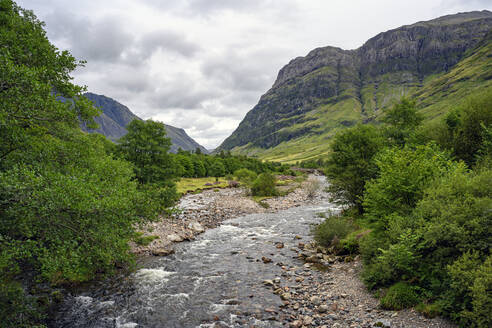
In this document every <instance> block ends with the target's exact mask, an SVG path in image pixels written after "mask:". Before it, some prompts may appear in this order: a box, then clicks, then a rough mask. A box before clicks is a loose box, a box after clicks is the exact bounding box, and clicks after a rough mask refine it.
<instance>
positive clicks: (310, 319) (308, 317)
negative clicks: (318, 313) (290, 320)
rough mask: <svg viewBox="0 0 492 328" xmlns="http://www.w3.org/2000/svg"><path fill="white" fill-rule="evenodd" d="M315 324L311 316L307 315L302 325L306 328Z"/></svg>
mask: <svg viewBox="0 0 492 328" xmlns="http://www.w3.org/2000/svg"><path fill="white" fill-rule="evenodd" d="M312 323H313V318H312V317H310V316H307V315H305V316H304V318H303V319H302V324H303V325H305V326H309V325H311V324H312Z"/></svg>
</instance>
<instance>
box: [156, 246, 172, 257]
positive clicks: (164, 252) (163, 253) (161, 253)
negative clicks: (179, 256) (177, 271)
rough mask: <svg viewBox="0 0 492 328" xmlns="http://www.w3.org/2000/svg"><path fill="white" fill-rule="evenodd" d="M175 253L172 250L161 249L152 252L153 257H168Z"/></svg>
mask: <svg viewBox="0 0 492 328" xmlns="http://www.w3.org/2000/svg"><path fill="white" fill-rule="evenodd" d="M173 253H174V249H172V248H164V247H159V248H156V249H154V250H152V255H154V256H167V255H170V254H173Z"/></svg>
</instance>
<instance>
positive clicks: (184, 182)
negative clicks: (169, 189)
mask: <svg viewBox="0 0 492 328" xmlns="http://www.w3.org/2000/svg"><path fill="white" fill-rule="evenodd" d="M219 182H220V183H219V184H214V183H215V178H213V177H208V178H181V179H180V180H179V181H178V182H177V183H176V187H177V189H178V193H180V194H184V193H187V192H199V190H204V189H217V188H225V187H227V186H228V185H229V184H228V182H227V180H225V179H224V178H219ZM207 183H210V184H212V185H211V186H206V184H207Z"/></svg>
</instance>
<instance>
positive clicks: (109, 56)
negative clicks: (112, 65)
mask: <svg viewBox="0 0 492 328" xmlns="http://www.w3.org/2000/svg"><path fill="white" fill-rule="evenodd" d="M123 21H124V19H122V18H119V17H114V16H112V17H105V18H104V19H103V20H100V21H97V22H91V21H90V20H88V19H87V18H80V17H77V16H76V15H75V14H73V13H71V12H67V11H60V10H56V11H54V12H52V13H51V14H50V15H48V16H47V17H46V23H47V28H48V32H49V34H50V36H52V37H53V38H54V39H55V40H56V39H62V40H63V41H64V42H66V43H68V46H69V48H70V50H71V52H72V53H73V54H74V55H75V56H76V57H77V58H79V59H84V60H87V61H108V62H111V61H115V60H118V59H119V58H120V56H121V54H122V53H123V52H124V51H125V49H127V48H129V47H131V45H132V44H133V42H134V37H133V36H132V35H131V34H130V33H128V32H127V31H125V30H124V28H123V27H122V22H123Z"/></svg>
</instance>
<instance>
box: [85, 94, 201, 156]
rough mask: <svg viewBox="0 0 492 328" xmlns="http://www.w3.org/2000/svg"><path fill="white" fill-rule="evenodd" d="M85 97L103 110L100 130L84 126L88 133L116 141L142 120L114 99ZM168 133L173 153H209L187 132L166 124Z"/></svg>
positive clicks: (86, 95) (101, 96)
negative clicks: (127, 129) (196, 151)
mask: <svg viewBox="0 0 492 328" xmlns="http://www.w3.org/2000/svg"><path fill="white" fill-rule="evenodd" d="M84 96H85V97H87V98H88V99H89V100H91V101H92V102H93V103H94V105H95V106H96V107H98V108H99V109H101V110H102V113H101V115H100V116H99V117H96V118H95V119H94V121H95V122H96V123H97V124H98V125H99V128H98V129H95V130H89V129H87V128H86V127H85V126H84V125H83V126H82V130H84V131H86V132H90V133H100V134H102V135H105V136H106V137H107V138H109V139H111V140H113V141H116V140H118V139H119V138H121V137H122V136H124V135H125V134H126V133H127V131H126V126H127V125H128V123H130V122H131V121H133V120H135V119H136V120H140V118H139V117H138V116H137V115H135V114H133V113H132V112H131V111H130V109H129V108H128V107H126V106H125V105H122V104H120V103H119V102H117V101H116V100H114V99H111V98H109V97H106V96H103V95H96V94H94V93H89V92H88V93H85V94H84ZM166 132H167V136H168V137H169V138H171V142H172V146H171V152H173V153H176V152H177V151H178V149H179V148H181V149H183V150H192V151H194V150H195V149H196V148H197V147H198V148H200V149H201V151H202V152H203V153H208V151H207V149H205V147H203V146H201V145H200V144H198V143H197V142H196V141H195V140H193V139H192V138H191V137H190V136H188V134H186V132H185V130H183V129H180V128H176V127H174V126H171V125H167V124H166Z"/></svg>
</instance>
